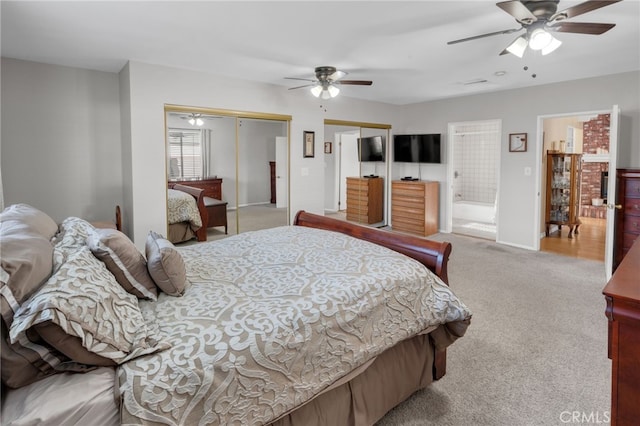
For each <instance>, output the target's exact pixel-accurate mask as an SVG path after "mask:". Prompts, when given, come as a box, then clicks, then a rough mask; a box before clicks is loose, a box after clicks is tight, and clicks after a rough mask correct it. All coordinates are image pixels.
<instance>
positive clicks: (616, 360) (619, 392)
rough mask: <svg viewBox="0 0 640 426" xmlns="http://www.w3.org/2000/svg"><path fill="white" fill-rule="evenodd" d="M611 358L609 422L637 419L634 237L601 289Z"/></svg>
mask: <svg viewBox="0 0 640 426" xmlns="http://www.w3.org/2000/svg"><path fill="white" fill-rule="evenodd" d="M603 293H604V295H605V299H606V301H607V309H606V315H607V318H608V319H609V345H608V354H609V358H610V359H611V361H612V366H613V370H612V374H611V425H612V426H616V425H617V426H627V425H629V426H630V425H637V424H638V419H640V240H636V242H635V243H634V244H633V246H632V247H631V249H630V250H629V251H628V253H627V255H626V256H625V258H624V259H623V260H622V262H621V263H620V265H619V266H618V269H616V272H615V273H614V274H613V276H612V277H611V280H610V281H609V282H608V283H607V285H606V287H605V288H604V290H603Z"/></svg>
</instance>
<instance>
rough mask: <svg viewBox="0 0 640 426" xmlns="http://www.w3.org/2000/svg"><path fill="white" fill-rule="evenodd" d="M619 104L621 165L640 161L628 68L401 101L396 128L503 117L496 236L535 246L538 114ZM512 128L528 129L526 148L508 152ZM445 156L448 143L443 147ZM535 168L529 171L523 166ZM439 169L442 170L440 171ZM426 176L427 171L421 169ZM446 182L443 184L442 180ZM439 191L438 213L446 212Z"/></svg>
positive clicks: (638, 118) (638, 92)
mask: <svg viewBox="0 0 640 426" xmlns="http://www.w3.org/2000/svg"><path fill="white" fill-rule="evenodd" d="M614 104H617V105H618V106H619V107H620V110H621V117H620V137H619V142H618V167H640V73H639V72H630V73H623V74H615V75H610V76H605V77H599V78H591V79H583V80H575V81H569V82H565V83H559V84H549V85H543V86H536V87H530V88H525V89H517V90H505V91H500V92H494V93H487V94H483V95H474V96H465V97H460V98H452V99H445V100H441V101H435V102H427V103H422V104H414V105H407V106H403V107H402V110H403V113H402V114H401V115H400V117H401V119H400V122H399V123H398V126H397V127H394V131H395V132H396V133H400V132H402V131H412V132H413V131H419V130H428V131H431V132H433V131H435V132H439V133H442V135H443V137H445V139H444V140H445V141H446V134H447V124H448V123H452V122H462V121H476V120H488V119H501V120H502V150H501V153H500V156H501V161H500V183H499V191H500V194H499V197H500V199H499V207H498V220H499V224H498V236H497V238H498V241H500V242H505V243H509V244H512V245H517V246H522V247H528V248H531V247H535V239H536V238H537V236H536V235H535V232H534V229H535V222H536V221H535V215H536V209H535V203H536V198H537V197H538V194H537V185H538V184H539V182H540V176H539V175H537V174H536V173H535V170H536V166H537V164H536V163H537V161H536V154H537V152H536V144H535V141H536V138H537V137H538V135H537V125H538V117H539V116H541V115H550V114H564V113H574V112H583V111H595V110H610V109H611V108H612V106H613V105H614ZM509 133H527V134H528V140H529V143H528V150H527V152H526V153H510V152H509V149H508V145H507V138H508V135H509ZM443 158H446V146H445V150H444V152H443ZM525 167H531V168H532V170H533V171H534V173H532V175H531V176H525V174H524V168H525ZM430 170H431V173H434V175H433V176H432V177H431V178H432V179H435V180H439V181H441V182H443V181H446V178H447V176H446V167H445V166H444V165H443V166H441V167H440V169H439V170H438V169H437V168H430ZM438 171H439V172H440V174H439V175H438ZM422 177H423V179H424V178H425V175H424V173H423V174H422ZM441 188H442V186H441ZM445 208H446V206H445V205H444V198H443V196H442V194H441V206H440V219H441V223H442V220H443V219H444V217H445V210H444V209H445Z"/></svg>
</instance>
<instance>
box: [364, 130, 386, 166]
mask: <svg viewBox="0 0 640 426" xmlns="http://www.w3.org/2000/svg"><path fill="white" fill-rule="evenodd" d="M384 148H385V143H384V137H382V136H369V137H366V138H358V158H359V159H360V161H384V151H385V149H384Z"/></svg>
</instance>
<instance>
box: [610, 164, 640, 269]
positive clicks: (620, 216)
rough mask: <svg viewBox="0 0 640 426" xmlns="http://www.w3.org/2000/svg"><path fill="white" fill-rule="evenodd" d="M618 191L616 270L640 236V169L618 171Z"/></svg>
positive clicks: (614, 266)
mask: <svg viewBox="0 0 640 426" xmlns="http://www.w3.org/2000/svg"><path fill="white" fill-rule="evenodd" d="M616 190H617V194H616V204H618V205H620V207H621V208H620V209H616V219H615V241H614V253H613V269H614V270H615V269H616V268H617V267H618V265H619V264H620V262H622V259H623V258H624V256H625V255H626V254H627V252H628V251H629V249H630V248H631V246H632V245H633V242H634V241H635V240H636V238H638V236H640V169H618V170H617V171H616Z"/></svg>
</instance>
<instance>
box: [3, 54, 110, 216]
mask: <svg viewBox="0 0 640 426" xmlns="http://www.w3.org/2000/svg"><path fill="white" fill-rule="evenodd" d="M119 90H120V89H119V82H118V75H117V74H114V73H106V72H98V71H89V70H83V69H77V68H69V67H62V66H57V65H48V64H40V63H34V62H25V61H19V60H15V59H9V58H2V87H1V92H2V165H1V170H2V175H3V179H2V181H3V188H4V191H3V192H4V201H5V205H7V206H8V205H10V204H15V203H27V204H31V205H33V206H34V207H36V208H39V209H41V210H43V211H45V212H46V213H47V214H49V215H50V216H51V217H52V218H53V219H54V220H56V221H58V222H59V221H61V220H62V219H64V218H65V217H67V216H78V217H83V218H86V219H88V220H115V206H116V204H119V203H120V202H121V200H122V198H123V189H122V179H123V169H122V144H121V140H122V139H121V134H120V100H119Z"/></svg>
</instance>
